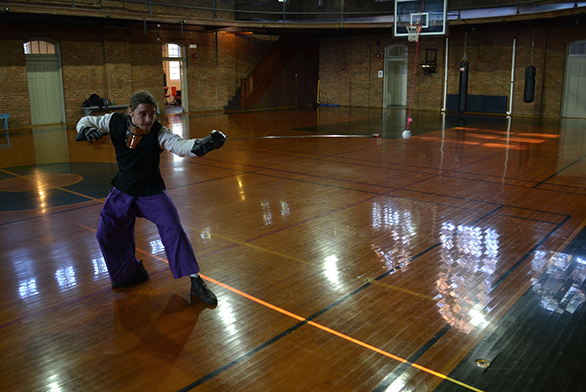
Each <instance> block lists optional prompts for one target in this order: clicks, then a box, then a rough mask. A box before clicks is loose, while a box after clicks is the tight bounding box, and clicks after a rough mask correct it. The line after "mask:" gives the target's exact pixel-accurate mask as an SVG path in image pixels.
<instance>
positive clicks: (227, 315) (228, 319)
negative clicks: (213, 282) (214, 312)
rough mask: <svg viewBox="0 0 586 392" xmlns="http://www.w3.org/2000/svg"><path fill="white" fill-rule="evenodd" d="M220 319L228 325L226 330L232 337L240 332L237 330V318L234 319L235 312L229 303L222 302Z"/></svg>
mask: <svg viewBox="0 0 586 392" xmlns="http://www.w3.org/2000/svg"><path fill="white" fill-rule="evenodd" d="M219 314H220V319H221V320H222V322H223V323H224V324H225V325H226V330H227V331H228V332H229V333H230V335H235V334H236V333H237V332H238V331H237V330H236V325H235V323H236V317H234V310H233V309H232V305H230V302H229V301H222V303H221V306H220V309H219Z"/></svg>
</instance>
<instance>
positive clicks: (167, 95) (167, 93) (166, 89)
mask: <svg viewBox="0 0 586 392" xmlns="http://www.w3.org/2000/svg"><path fill="white" fill-rule="evenodd" d="M170 96H171V94H169V87H167V86H165V105H168V104H169V100H168V99H167V98H169V97H170Z"/></svg>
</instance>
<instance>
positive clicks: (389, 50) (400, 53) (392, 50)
mask: <svg viewBox="0 0 586 392" xmlns="http://www.w3.org/2000/svg"><path fill="white" fill-rule="evenodd" d="M385 54H386V57H387V58H388V57H407V55H408V52H407V47H405V46H403V45H391V46H387V47H386V48H385Z"/></svg>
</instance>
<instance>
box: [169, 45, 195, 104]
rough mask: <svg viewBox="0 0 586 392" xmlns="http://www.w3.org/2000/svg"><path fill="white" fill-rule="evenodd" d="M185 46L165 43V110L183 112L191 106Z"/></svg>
mask: <svg viewBox="0 0 586 392" xmlns="http://www.w3.org/2000/svg"><path fill="white" fill-rule="evenodd" d="M185 53H186V51H185V46H183V45H181V44H176V43H168V44H164V45H163V83H164V87H165V112H167V113H182V112H185V111H189V110H186V109H187V108H189V103H188V96H187V78H186V77H185V75H186V73H185V64H186V58H185Z"/></svg>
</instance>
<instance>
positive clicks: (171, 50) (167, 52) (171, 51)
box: [163, 44, 181, 58]
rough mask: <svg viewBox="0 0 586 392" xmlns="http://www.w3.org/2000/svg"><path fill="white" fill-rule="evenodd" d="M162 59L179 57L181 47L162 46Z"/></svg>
mask: <svg viewBox="0 0 586 392" xmlns="http://www.w3.org/2000/svg"><path fill="white" fill-rule="evenodd" d="M163 57H175V58H177V57H181V47H180V46H179V45H177V44H165V45H163Z"/></svg>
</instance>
